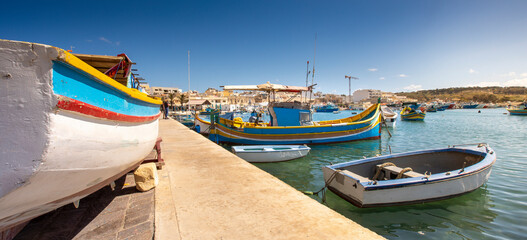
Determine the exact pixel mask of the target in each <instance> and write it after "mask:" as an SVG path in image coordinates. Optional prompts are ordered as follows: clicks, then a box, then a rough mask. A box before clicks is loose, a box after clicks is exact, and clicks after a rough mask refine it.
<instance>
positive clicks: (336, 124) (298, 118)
mask: <svg viewBox="0 0 527 240" xmlns="http://www.w3.org/2000/svg"><path fill="white" fill-rule="evenodd" d="M224 89H225V90H252V91H254V90H257V91H266V92H268V96H269V99H270V103H269V105H268V111H269V115H270V118H271V121H270V122H268V123H261V122H259V121H256V122H244V121H242V120H241V118H238V119H226V118H221V117H218V118H215V117H214V118H213V119H214V120H213V121H212V124H211V126H210V134H209V139H211V140H212V141H215V142H229V143H236V144H252V145H280V144H324V143H334V142H347V141H355V140H362V139H377V138H380V136H381V128H380V123H381V111H380V104H373V105H372V106H371V107H369V108H368V109H366V110H365V111H364V112H362V113H360V114H357V115H354V116H350V117H347V118H343V119H337V120H329V121H313V120H312V113H311V111H310V107H309V104H308V103H302V102H301V101H298V102H297V101H295V102H287V101H286V102H278V101H273V99H276V98H278V97H277V96H275V95H276V93H277V92H289V93H299V94H300V93H302V92H306V91H310V90H311V88H310V87H294V86H284V85H280V84H270V83H266V84H261V85H255V86H224Z"/></svg>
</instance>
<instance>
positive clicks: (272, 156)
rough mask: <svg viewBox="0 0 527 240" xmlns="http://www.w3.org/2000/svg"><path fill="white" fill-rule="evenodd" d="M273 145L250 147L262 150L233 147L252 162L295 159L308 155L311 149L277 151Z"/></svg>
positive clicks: (239, 154)
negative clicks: (241, 149)
mask: <svg viewBox="0 0 527 240" xmlns="http://www.w3.org/2000/svg"><path fill="white" fill-rule="evenodd" d="M272 147H273V146H268V147H266V146H252V147H250V148H253V149H257V148H260V149H261V150H252V151H251V150H245V151H236V150H235V147H233V152H234V154H236V156H238V157H240V158H242V159H244V160H246V161H247V162H252V163H264V162H283V161H288V160H293V159H297V158H301V157H304V156H306V155H307V154H308V153H309V151H310V150H311V149H310V148H309V147H302V148H292V149H289V150H282V151H277V150H273V149H272Z"/></svg>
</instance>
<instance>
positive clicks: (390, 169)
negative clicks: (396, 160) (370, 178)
mask: <svg viewBox="0 0 527 240" xmlns="http://www.w3.org/2000/svg"><path fill="white" fill-rule="evenodd" d="M377 167H378V168H380V167H381V164H379V165H377ZM382 169H383V170H385V171H387V172H386V173H389V172H391V173H394V174H395V175H398V174H399V173H400V172H401V171H402V170H403V168H400V167H397V166H384V167H383V168H382ZM424 176H425V175H423V174H421V173H418V172H414V171H408V172H405V173H403V177H405V178H413V177H424Z"/></svg>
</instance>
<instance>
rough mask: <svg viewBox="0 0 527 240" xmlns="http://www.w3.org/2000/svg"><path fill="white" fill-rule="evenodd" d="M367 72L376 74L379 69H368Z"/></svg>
mask: <svg viewBox="0 0 527 240" xmlns="http://www.w3.org/2000/svg"><path fill="white" fill-rule="evenodd" d="M368 71H370V72H377V71H379V69H377V68H368Z"/></svg>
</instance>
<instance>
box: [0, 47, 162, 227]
mask: <svg viewBox="0 0 527 240" xmlns="http://www.w3.org/2000/svg"><path fill="white" fill-rule="evenodd" d="M131 64H133V63H132V62H131V61H130V60H129V59H128V57H126V55H124V54H122V55H119V56H118V57H110V56H96V55H80V54H76V55H74V54H71V53H69V52H67V51H64V50H62V49H59V48H56V47H52V46H48V45H43V44H35V43H28V42H17V41H8V40H0V84H1V87H0V133H1V135H2V137H1V138H0V165H1V166H2V167H1V168H0V232H1V231H3V230H6V229H9V228H11V227H13V226H15V225H17V224H20V223H23V222H26V221H28V220H30V219H32V218H34V217H37V216H39V215H41V214H44V213H46V212H49V211H51V210H54V209H56V208H58V207H61V206H63V205H65V204H68V203H72V202H73V203H78V201H79V200H80V199H81V198H83V197H85V196H87V195H89V194H90V193H92V192H95V191H96V190H98V189H100V188H101V187H103V186H106V185H108V184H110V183H111V182H112V181H114V180H115V179H117V178H119V177H120V176H122V175H124V174H125V173H126V172H128V171H130V170H132V169H134V168H135V167H137V166H138V165H139V164H140V163H141V161H142V159H144V158H145V157H146V156H147V155H148V154H149V153H150V151H151V150H152V148H153V146H154V145H155V142H156V139H157V137H158V118H159V116H160V112H159V105H160V104H161V101H160V100H159V99H154V98H151V97H149V96H148V95H147V94H145V93H142V92H141V91H140V90H138V89H136V88H138V87H137V85H136V83H137V82H136V81H135V80H133V74H132V73H131V72H130V70H131V68H130V67H131ZM134 87H135V88H134Z"/></svg>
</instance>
